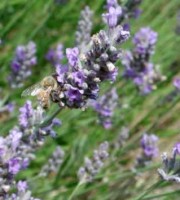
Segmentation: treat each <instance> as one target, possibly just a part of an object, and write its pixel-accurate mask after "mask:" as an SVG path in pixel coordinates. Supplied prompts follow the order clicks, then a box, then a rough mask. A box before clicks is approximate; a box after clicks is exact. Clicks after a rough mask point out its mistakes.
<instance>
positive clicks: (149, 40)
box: [133, 27, 157, 55]
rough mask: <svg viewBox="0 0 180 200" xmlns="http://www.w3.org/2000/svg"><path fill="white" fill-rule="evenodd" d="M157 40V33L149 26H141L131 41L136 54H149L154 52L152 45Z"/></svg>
mask: <svg viewBox="0 0 180 200" xmlns="http://www.w3.org/2000/svg"><path fill="white" fill-rule="evenodd" d="M156 42H157V33H156V32H154V31H153V30H151V29H150V28H149V27H145V28H141V29H140V30H139V31H138V32H137V33H136V34H135V36H134V38H133V43H134V44H135V49H134V51H135V52H136V53H138V54H143V55H145V54H146V53H149V54H150V55H151V54H153V53H154V45H155V44H156Z"/></svg>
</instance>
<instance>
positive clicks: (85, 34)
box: [76, 6, 93, 52]
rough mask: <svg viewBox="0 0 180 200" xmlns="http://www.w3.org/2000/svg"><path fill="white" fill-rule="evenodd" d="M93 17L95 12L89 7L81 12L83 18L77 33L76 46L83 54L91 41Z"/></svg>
mask: <svg viewBox="0 0 180 200" xmlns="http://www.w3.org/2000/svg"><path fill="white" fill-rule="evenodd" d="M92 16H93V11H92V10H91V9H90V8H89V7H88V6H86V7H85V8H84V9H83V10H82V11H81V16H80V20H79V22H78V28H77V31H76V46H77V47H78V48H79V49H80V50H81V51H82V52H84V51H85V50H86V46H87V45H88V44H89V42H90V40H91V30H92Z"/></svg>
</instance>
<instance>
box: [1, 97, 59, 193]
mask: <svg viewBox="0 0 180 200" xmlns="http://www.w3.org/2000/svg"><path fill="white" fill-rule="evenodd" d="M44 120H45V115H44V112H43V110H42V108H40V107H38V108H37V109H36V110H35V109H33V108H32V104H31V102H30V101H27V102H26V103H25V105H24V106H23V107H21V108H20V115H19V126H15V127H14V128H13V129H12V130H10V132H9V135H8V136H6V137H0V172H1V179H0V185H1V189H0V193H3V194H4V193H5V194H6V193H7V194H8V192H9V190H10V189H11V185H13V184H14V177H15V175H16V174H17V173H19V171H21V170H24V169H26V168H27V166H28V165H29V162H30V161H31V160H32V159H34V158H35V154H34V153H35V150H36V149H37V148H38V147H39V146H42V145H43V143H44V138H45V136H46V135H52V136H54V135H55V131H54V130H53V128H54V126H57V125H58V126H59V125H60V122H59V120H57V119H53V120H52V122H50V124H49V125H46V126H42V127H41V124H42V123H43V122H44Z"/></svg>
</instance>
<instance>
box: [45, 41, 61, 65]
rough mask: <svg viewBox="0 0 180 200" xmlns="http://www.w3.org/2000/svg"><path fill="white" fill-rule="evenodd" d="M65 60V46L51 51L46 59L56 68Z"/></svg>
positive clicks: (59, 46)
mask: <svg viewBox="0 0 180 200" xmlns="http://www.w3.org/2000/svg"><path fill="white" fill-rule="evenodd" d="M63 58H64V52H63V45H62V44H58V45H57V47H56V49H50V50H49V51H48V53H47V54H46V59H47V60H48V61H49V62H50V63H51V64H52V65H53V66H54V67H56V66H57V65H59V64H60V63H61V61H62V59H63Z"/></svg>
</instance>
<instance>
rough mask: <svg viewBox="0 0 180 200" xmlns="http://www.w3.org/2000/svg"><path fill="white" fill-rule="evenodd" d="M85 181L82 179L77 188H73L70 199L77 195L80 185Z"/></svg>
mask: <svg viewBox="0 0 180 200" xmlns="http://www.w3.org/2000/svg"><path fill="white" fill-rule="evenodd" d="M83 183H84V182H83V181H80V182H79V183H78V185H77V186H76V187H75V189H74V190H73V192H72V193H71V195H70V197H69V198H68V200H72V199H73V197H74V196H75V195H76V193H77V191H78V190H79V188H80V186H81V185H82V184H83Z"/></svg>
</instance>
